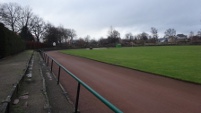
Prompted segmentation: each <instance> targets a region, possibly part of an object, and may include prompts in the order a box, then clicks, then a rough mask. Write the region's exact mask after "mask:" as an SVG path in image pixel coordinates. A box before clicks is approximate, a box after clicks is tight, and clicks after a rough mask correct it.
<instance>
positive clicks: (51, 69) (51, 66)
mask: <svg viewBox="0 0 201 113" xmlns="http://www.w3.org/2000/svg"><path fill="white" fill-rule="evenodd" d="M52 67H53V59H52V62H51V73H52Z"/></svg>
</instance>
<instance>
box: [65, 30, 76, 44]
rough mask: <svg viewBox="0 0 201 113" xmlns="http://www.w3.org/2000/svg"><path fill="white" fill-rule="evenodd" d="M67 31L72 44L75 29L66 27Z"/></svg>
mask: <svg viewBox="0 0 201 113" xmlns="http://www.w3.org/2000/svg"><path fill="white" fill-rule="evenodd" d="M67 32H68V36H69V37H70V44H72V41H73V38H75V37H76V36H77V34H76V31H75V30H74V29H67Z"/></svg>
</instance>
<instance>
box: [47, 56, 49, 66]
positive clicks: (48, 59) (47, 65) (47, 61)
mask: <svg viewBox="0 0 201 113" xmlns="http://www.w3.org/2000/svg"><path fill="white" fill-rule="evenodd" d="M48 65H49V56H47V67H48Z"/></svg>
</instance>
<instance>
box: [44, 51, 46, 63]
mask: <svg viewBox="0 0 201 113" xmlns="http://www.w3.org/2000/svg"><path fill="white" fill-rule="evenodd" d="M44 61H45V63H46V54H45V53H44Z"/></svg>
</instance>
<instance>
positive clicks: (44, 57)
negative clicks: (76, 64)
mask: <svg viewBox="0 0 201 113" xmlns="http://www.w3.org/2000/svg"><path fill="white" fill-rule="evenodd" d="M40 52H41V56H42V58H43V59H44V61H45V63H46V64H47V66H49V62H50V63H51V64H50V70H51V72H52V70H53V63H54V62H55V63H56V64H57V65H58V66H59V69H58V76H57V77H58V78H57V84H59V83H60V71H61V69H63V70H64V71H65V72H66V73H67V74H69V75H70V76H71V77H72V78H74V79H75V80H76V81H77V93H76V101H75V109H74V112H75V113H78V103H79V96H80V86H81V85H82V86H83V87H84V88H85V89H87V90H88V91H89V92H90V93H91V94H93V95H94V96H95V97H96V98H98V99H99V100H100V101H101V102H102V103H104V104H105V105H106V106H107V107H108V108H109V109H111V110H112V111H113V112H115V113H123V112H122V111H121V110H120V109H118V108H117V107H116V106H114V105H113V104H112V103H110V102H109V101H108V100H106V99H105V98H104V97H102V96H101V95H100V94H99V93H97V92H96V91H95V90H93V89H92V88H91V87H89V86H88V85H87V84H86V83H84V82H83V81H82V80H80V79H79V78H78V77H76V76H75V75H74V74H72V73H71V72H70V71H69V70H67V69H66V68H65V67H63V66H62V65H61V64H60V63H59V62H57V61H56V60H55V59H54V58H52V57H51V56H49V55H47V54H46V53H45V52H43V51H40Z"/></svg>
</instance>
